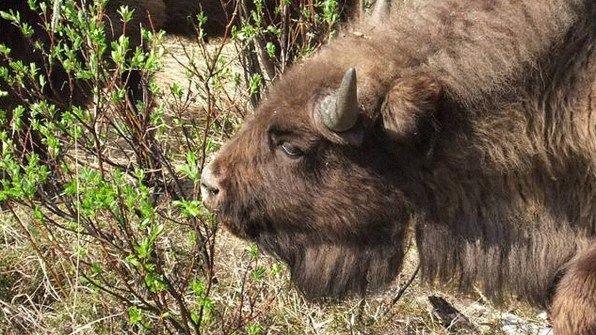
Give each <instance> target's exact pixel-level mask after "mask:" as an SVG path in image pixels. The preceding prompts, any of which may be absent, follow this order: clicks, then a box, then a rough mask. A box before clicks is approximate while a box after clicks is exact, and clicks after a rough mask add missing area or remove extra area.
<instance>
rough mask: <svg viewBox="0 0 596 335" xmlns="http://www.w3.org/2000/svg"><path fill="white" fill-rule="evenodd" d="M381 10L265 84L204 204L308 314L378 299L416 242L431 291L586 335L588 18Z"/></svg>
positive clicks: (595, 114) (590, 10)
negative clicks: (457, 294)
mask: <svg viewBox="0 0 596 335" xmlns="http://www.w3.org/2000/svg"><path fill="white" fill-rule="evenodd" d="M381 7H383V6H381ZM392 7H393V8H391V9H390V10H389V11H388V12H386V13H377V15H375V16H374V19H372V20H369V21H367V22H364V23H359V24H355V25H353V26H351V27H349V28H346V29H345V30H343V31H342V32H341V33H340V34H339V36H338V38H336V39H335V40H334V41H332V42H330V43H329V44H328V45H327V46H325V47H323V48H322V49H321V50H320V51H319V52H317V53H316V54H315V55H313V56H312V57H311V58H310V59H308V60H305V61H304V62H302V63H301V64H297V65H295V66H293V67H292V68H291V69H289V70H288V71H287V72H286V73H285V74H283V75H282V77H281V78H280V79H279V80H277V81H276V82H275V83H274V85H273V86H272V87H271V88H270V90H269V92H268V95H267V97H266V99H264V101H263V102H262V104H261V105H260V107H259V108H258V110H257V112H256V113H255V114H254V116H252V117H251V118H250V119H249V120H247V121H246V122H245V124H244V125H243V127H241V129H240V130H239V132H238V133H237V135H236V136H235V137H234V138H233V139H232V140H230V141H229V143H227V144H226V145H224V146H223V147H222V148H221V150H220V151H219V153H218V154H217V155H216V157H215V158H214V159H213V160H212V162H211V163H209V165H208V166H206V167H205V168H204V170H203V172H202V181H201V189H202V198H203V201H204V203H205V205H206V206H207V207H208V208H210V209H211V210H212V211H213V212H214V213H216V214H217V216H218V218H219V220H220V221H221V222H222V223H223V224H224V225H225V226H226V227H227V228H228V229H229V230H230V231H231V232H232V233H233V234H235V235H237V236H239V237H241V238H244V239H248V240H251V241H256V243H257V244H258V245H259V246H260V247H261V248H262V249H263V250H265V251H266V252H268V253H270V254H272V255H274V256H275V257H277V258H279V259H280V260H282V261H284V262H285V263H287V264H288V266H289V268H290V269H291V274H292V280H293V282H294V283H295V285H296V287H297V288H298V289H299V290H300V291H301V292H303V293H304V294H305V295H306V296H308V297H311V298H316V297H322V296H340V297H341V296H344V295H346V294H363V293H365V292H366V291H367V290H368V289H375V288H380V287H382V286H383V285H384V284H386V283H388V282H389V281H391V280H392V279H393V278H394V277H395V276H396V274H398V273H399V271H400V265H401V264H402V259H403V256H404V245H405V243H406V242H405V241H406V239H407V238H408V237H409V236H411V235H413V236H414V238H415V241H416V245H417V250H418V254H419V259H420V266H421V274H422V276H423V277H424V278H425V279H427V280H429V281H431V282H441V281H442V282H446V281H449V282H455V283H458V285H459V287H460V288H461V289H462V290H469V289H470V288H472V286H473V285H478V286H479V287H481V288H482V289H483V290H484V292H485V293H486V294H487V295H488V296H490V297H491V298H494V299H496V300H500V299H502V298H507V297H510V296H515V297H519V298H522V299H524V300H527V301H528V302H530V303H534V304H537V305H540V306H544V307H548V308H549V309H550V314H551V320H552V324H553V326H554V329H555V334H557V335H564V334H576V335H577V334H586V335H587V334H596V242H595V241H596V128H595V127H596V109H595V108H596V107H595V106H596V51H595V42H596V39H595V35H596V2H595V1H593V0H545V1H522V0H494V1H489V0H483V1H478V0H442V1H436V0H433V1H419V2H416V4H415V5H408V6H399V8H398V6H392Z"/></svg>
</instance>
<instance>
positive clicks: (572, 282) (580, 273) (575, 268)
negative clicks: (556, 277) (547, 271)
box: [551, 246, 596, 335]
mask: <svg viewBox="0 0 596 335" xmlns="http://www.w3.org/2000/svg"><path fill="white" fill-rule="evenodd" d="M551 319H552V323H553V328H554V331H555V332H554V333H555V334H556V335H572V334H573V335H591V334H596V246H593V247H591V248H590V249H588V250H587V251H584V252H582V253H580V254H578V255H577V256H576V257H575V258H574V259H572V260H571V261H570V262H569V263H568V264H567V266H566V269H565V274H564V275H563V277H562V278H561V281H560V282H559V284H558V286H557V290H556V292H555V296H554V299H553V303H552V306H551Z"/></svg>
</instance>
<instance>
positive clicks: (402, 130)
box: [381, 76, 443, 145]
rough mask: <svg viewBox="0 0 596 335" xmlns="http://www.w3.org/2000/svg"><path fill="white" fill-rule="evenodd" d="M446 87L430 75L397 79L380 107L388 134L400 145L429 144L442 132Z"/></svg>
mask: <svg viewBox="0 0 596 335" xmlns="http://www.w3.org/2000/svg"><path fill="white" fill-rule="evenodd" d="M442 98H443V87H442V85H441V84H440V83H439V82H438V81H437V80H436V79H434V78H430V77H427V76H417V77H405V78H399V79H397V80H396V81H395V82H394V84H393V86H392V87H391V88H390V89H389V91H388V93H387V95H386V96H385V101H384V102H383V104H382V106H381V116H382V120H383V128H384V129H385V132H386V135H387V136H388V137H389V138H390V139H391V140H394V141H396V142H398V143H404V144H414V145H422V144H424V143H429V141H430V140H432V138H433V137H434V136H433V135H434V133H436V132H437V131H438V129H439V126H440V125H439V122H438V119H437V112H438V111H439V108H440V105H441V102H442Z"/></svg>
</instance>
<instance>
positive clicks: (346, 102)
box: [321, 68, 359, 132]
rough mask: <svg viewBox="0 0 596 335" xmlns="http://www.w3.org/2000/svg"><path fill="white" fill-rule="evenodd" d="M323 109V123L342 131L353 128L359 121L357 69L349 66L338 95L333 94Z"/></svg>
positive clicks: (336, 130) (332, 128) (334, 129)
mask: <svg viewBox="0 0 596 335" xmlns="http://www.w3.org/2000/svg"><path fill="white" fill-rule="evenodd" d="M328 99H332V101H329V102H328V103H324V106H323V108H322V110H321V116H322V118H323V123H324V124H325V126H327V128H329V129H331V130H333V131H335V132H342V131H346V130H349V129H351V128H352V127H354V125H355V124H356V121H358V114H359V109H358V96H357V87H356V69H354V68H349V69H348V71H346V73H345V74H344V77H343V79H342V80H341V85H340V86H339V90H338V92H337V96H331V97H329V98H328Z"/></svg>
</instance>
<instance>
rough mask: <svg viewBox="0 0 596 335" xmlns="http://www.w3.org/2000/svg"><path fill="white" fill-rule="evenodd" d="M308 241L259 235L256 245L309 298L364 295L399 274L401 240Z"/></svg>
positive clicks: (281, 235)
mask: <svg viewBox="0 0 596 335" xmlns="http://www.w3.org/2000/svg"><path fill="white" fill-rule="evenodd" d="M393 241H394V243H388V241H383V243H378V244H362V243H361V242H360V243H358V242H355V241H354V242H326V241H309V238H308V237H306V236H301V237H296V236H295V235H289V234H279V233H277V234H262V235H261V236H260V237H259V239H258V241H257V243H258V245H259V246H260V247H261V248H262V249H264V251H265V252H267V253H270V254H272V255H274V256H275V257H277V258H278V259H280V260H282V261H284V262H285V263H287V264H288V266H289V267H290V271H291V274H292V282H293V283H294V285H296V288H297V289H298V290H299V291H300V292H301V293H302V294H304V296H306V297H307V298H309V299H317V298H322V297H336V298H341V297H345V296H347V295H364V294H365V293H366V292H367V291H369V290H375V289H379V288H382V287H383V286H386V284H387V283H389V282H391V281H392V280H393V279H394V278H395V277H396V276H397V274H398V273H399V271H400V267H401V264H402V260H403V257H404V249H403V241H402V240H401V239H393Z"/></svg>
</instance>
